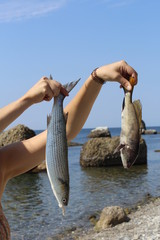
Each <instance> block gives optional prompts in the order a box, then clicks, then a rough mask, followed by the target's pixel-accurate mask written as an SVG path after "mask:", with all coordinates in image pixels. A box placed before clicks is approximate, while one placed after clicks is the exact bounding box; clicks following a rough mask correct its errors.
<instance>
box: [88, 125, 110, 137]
mask: <svg viewBox="0 0 160 240" xmlns="http://www.w3.org/2000/svg"><path fill="white" fill-rule="evenodd" d="M99 137H111V133H110V131H109V129H108V128H107V127H97V128H95V129H93V130H92V131H91V132H90V133H89V135H88V138H99Z"/></svg>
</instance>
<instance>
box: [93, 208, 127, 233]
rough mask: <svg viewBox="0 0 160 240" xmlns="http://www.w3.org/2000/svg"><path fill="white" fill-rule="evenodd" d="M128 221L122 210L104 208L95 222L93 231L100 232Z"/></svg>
mask: <svg viewBox="0 0 160 240" xmlns="http://www.w3.org/2000/svg"><path fill="white" fill-rule="evenodd" d="M128 221H129V218H128V217H127V215H126V213H125V211H124V209H123V208H121V207H119V206H112V207H105V208H104V209H103V210H102V213H101V215H100V219H99V221H98V222H97V224H96V226H95V229H96V230H98V231H100V230H104V229H106V228H110V227H114V226H116V225H117V224H120V223H123V222H128Z"/></svg>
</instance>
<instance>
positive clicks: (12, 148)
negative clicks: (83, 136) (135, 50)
mask: <svg viewBox="0 0 160 240" xmlns="http://www.w3.org/2000/svg"><path fill="white" fill-rule="evenodd" d="M123 68H124V69H125V71H124V70H122V69H123ZM124 72H125V74H126V72H128V75H130V76H133V75H134V77H135V83H136V82H137V74H136V72H135V71H134V69H132V68H131V67H130V66H129V65H127V64H126V63H125V62H124V61H121V62H118V63H115V64H111V65H106V66H103V67H100V68H99V69H97V75H98V76H99V77H100V78H101V79H103V80H105V81H117V82H120V84H122V85H123V86H124V87H127V85H129V87H130V89H131V86H130V84H129V82H128V81H127V79H125V76H124V75H123V73H124ZM101 87H102V85H101V84H99V83H97V82H95V81H94V80H93V78H92V76H89V78H88V79H87V80H86V82H85V83H84V85H83V86H82V88H81V89H80V90H79V92H78V93H77V95H76V96H75V97H74V98H73V100H72V101H71V102H70V103H69V104H68V105H67V106H66V108H65V109H64V112H67V113H68V119H67V126H66V131H67V138H68V140H71V139H73V138H74V137H75V136H76V135H77V134H78V133H79V131H80V130H81V128H82V127H83V125H84V123H85V121H86V119H87V117H88V115H89V113H90V111H91V108H92V106H93V104H94V102H95V100H96V98H97V96H98V94H99V92H100V89H101ZM82 112H83V114H82ZM46 137H47V132H46V131H44V132H43V133H41V134H39V135H37V136H35V137H33V138H31V139H28V140H25V141H23V142H19V143H14V144H11V145H9V146H6V147H3V148H1V149H0V161H1V166H2V167H1V168H0V169H1V170H0V171H1V173H3V175H4V179H5V182H6V181H7V180H8V179H9V178H12V177H14V176H16V175H19V174H21V173H23V172H26V171H28V170H30V169H32V168H33V167H35V166H37V165H38V164H39V163H40V162H42V161H43V160H44V159H45V146H46Z"/></svg>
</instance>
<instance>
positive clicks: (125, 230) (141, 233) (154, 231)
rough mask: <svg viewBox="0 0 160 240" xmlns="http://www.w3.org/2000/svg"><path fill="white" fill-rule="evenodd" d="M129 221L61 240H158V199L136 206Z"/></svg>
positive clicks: (72, 234) (159, 202)
mask: <svg viewBox="0 0 160 240" xmlns="http://www.w3.org/2000/svg"><path fill="white" fill-rule="evenodd" d="M128 217H129V219H130V220H129V221H128V222H124V223H121V224H118V225H116V226H115V227H112V228H108V229H106V230H103V231H100V232H96V231H95V230H94V229H93V228H92V229H90V230H88V231H87V232H86V231H82V232H81V231H80V230H76V231H72V233H70V234H68V236H65V237H61V238H60V239H63V240H72V239H73V240H159V239H160V197H159V198H156V199H153V198H152V199H151V200H149V201H148V202H147V203H145V204H142V205H137V206H136V209H134V210H132V211H131V212H130V213H129V214H128Z"/></svg>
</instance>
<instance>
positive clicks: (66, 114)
mask: <svg viewBox="0 0 160 240" xmlns="http://www.w3.org/2000/svg"><path fill="white" fill-rule="evenodd" d="M64 118H65V122H66V123H67V119H68V112H66V113H64Z"/></svg>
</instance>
